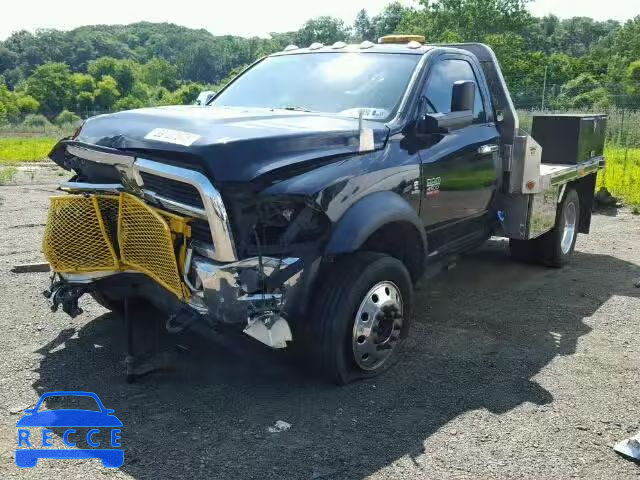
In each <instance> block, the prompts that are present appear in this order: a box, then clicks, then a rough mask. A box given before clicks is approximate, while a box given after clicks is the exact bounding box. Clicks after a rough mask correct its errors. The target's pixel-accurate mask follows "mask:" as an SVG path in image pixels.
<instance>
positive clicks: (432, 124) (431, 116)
mask: <svg viewBox="0 0 640 480" xmlns="http://www.w3.org/2000/svg"><path fill="white" fill-rule="evenodd" d="M472 123H473V111H472V110H465V111H463V112H451V113H425V114H423V115H421V116H420V118H418V121H417V122H416V133H417V134H418V135H434V134H443V133H449V132H451V131H453V130H458V129H459V128H464V127H468V126H469V125H471V124H472Z"/></svg>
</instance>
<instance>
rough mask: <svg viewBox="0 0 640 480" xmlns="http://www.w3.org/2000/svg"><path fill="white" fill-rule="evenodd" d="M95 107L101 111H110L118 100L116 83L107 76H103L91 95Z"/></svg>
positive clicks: (118, 94) (118, 93) (118, 92)
mask: <svg viewBox="0 0 640 480" xmlns="http://www.w3.org/2000/svg"><path fill="white" fill-rule="evenodd" d="M93 98H94V103H95V106H96V107H97V108H99V109H101V110H111V109H112V108H113V107H114V104H115V103H116V101H117V100H118V98H120V91H119V90H118V83H117V82H116V81H115V79H114V78H113V77H111V76H109V75H104V76H103V77H102V80H100V81H99V82H98V84H97V88H96V91H95V92H94V94H93Z"/></svg>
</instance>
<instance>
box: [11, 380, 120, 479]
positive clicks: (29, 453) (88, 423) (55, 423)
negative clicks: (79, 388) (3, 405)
mask: <svg viewBox="0 0 640 480" xmlns="http://www.w3.org/2000/svg"><path fill="white" fill-rule="evenodd" d="M49 397H90V398H93V399H94V400H95V401H96V404H97V405H98V407H99V409H100V410H99V411H97V410H81V409H57V410H44V411H42V412H40V411H38V410H39V409H40V406H41V405H42V402H44V400H45V399H47V398H49ZM24 412H25V415H24V416H23V417H22V418H21V419H20V420H18V422H17V423H16V427H18V448H17V449H16V454H15V461H16V465H17V466H18V467H21V468H32V467H35V466H36V465H37V464H38V459H40V458H75V459H87V458H99V459H100V460H101V461H102V465H103V466H105V467H108V468H118V467H121V466H122V464H123V463H124V450H122V448H121V444H120V432H121V430H120V428H121V427H122V422H121V421H120V420H118V417H116V416H115V415H113V413H114V410H110V409H107V408H104V405H102V402H101V401H100V399H99V398H98V396H97V395H96V394H95V393H91V392H49V393H45V394H44V395H42V396H41V397H40V399H39V400H38V403H37V404H36V406H35V407H34V408H29V409H27V410H25V411H24ZM32 427H42V438H41V439H40V438H32V433H33V432H32V431H31V430H29V428H32ZM83 427H84V428H86V427H90V430H88V432H87V433H86V437H85V438H86V443H87V445H88V446H90V447H92V448H82V449H80V448H65V449H55V448H51V447H53V431H52V430H51V428H64V429H65V431H64V433H63V435H62V439H63V442H64V444H65V445H66V446H67V447H75V445H76V441H77V440H79V434H78V432H77V431H76V430H75V428H83ZM101 428H102V429H110V434H109V440H110V442H109V446H110V447H111V448H104V445H101V443H106V442H104V441H102V442H100V441H98V440H97V436H98V435H99V434H100V429H101ZM34 437H35V436H34ZM40 440H41V442H40ZM73 440H76V441H73ZM101 446H102V447H103V448H99V447H101ZM32 447H42V448H32ZM93 447H95V448H93Z"/></svg>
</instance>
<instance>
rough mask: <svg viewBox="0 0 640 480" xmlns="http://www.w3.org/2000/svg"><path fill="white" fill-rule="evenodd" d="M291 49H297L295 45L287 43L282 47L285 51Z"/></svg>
mask: <svg viewBox="0 0 640 480" xmlns="http://www.w3.org/2000/svg"><path fill="white" fill-rule="evenodd" d="M291 50H298V46H297V45H287V46H286V47H284V50H283V51H285V52H290V51H291Z"/></svg>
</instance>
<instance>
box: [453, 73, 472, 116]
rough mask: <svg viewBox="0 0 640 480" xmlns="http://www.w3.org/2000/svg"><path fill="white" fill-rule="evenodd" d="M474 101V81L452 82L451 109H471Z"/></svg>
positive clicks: (460, 110)
mask: <svg viewBox="0 0 640 480" xmlns="http://www.w3.org/2000/svg"><path fill="white" fill-rule="evenodd" d="M475 101H476V82H472V81H471V80H459V81H457V82H455V83H454V84H453V89H452V91H451V111H452V112H464V111H467V110H471V111H473V106H474V104H475Z"/></svg>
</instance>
